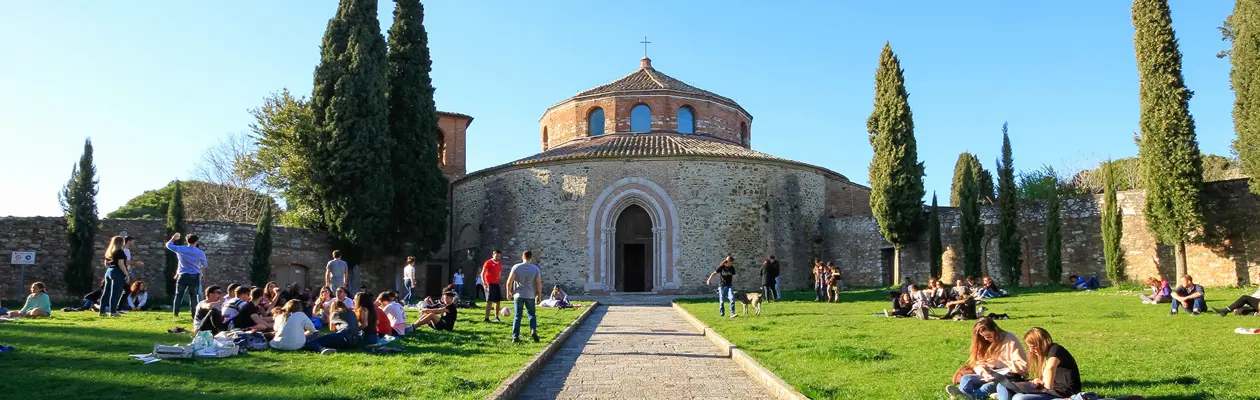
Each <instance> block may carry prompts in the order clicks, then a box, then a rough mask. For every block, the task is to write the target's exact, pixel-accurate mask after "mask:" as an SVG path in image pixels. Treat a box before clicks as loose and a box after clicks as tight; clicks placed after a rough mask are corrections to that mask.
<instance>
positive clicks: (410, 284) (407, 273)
mask: <svg viewBox="0 0 1260 400" xmlns="http://www.w3.org/2000/svg"><path fill="white" fill-rule="evenodd" d="M403 287H404V288H406V289H407V295H406V296H403V304H405V305H411V301H412V300H414V296H415V290H416V258H415V257H413V256H407V266H405V267H403Z"/></svg>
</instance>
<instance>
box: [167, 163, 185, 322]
mask: <svg viewBox="0 0 1260 400" xmlns="http://www.w3.org/2000/svg"><path fill="white" fill-rule="evenodd" d="M182 186H183V185H182V184H180V182H179V181H175V189H174V190H172V191H171V201H170V202H169V203H167V205H166V237H168V238H169V237H171V236H172V235H175V232H181V233H183V234H188V232H187V230H185V229H184V189H183V188H182ZM178 270H179V258H177V257H176V256H175V253H173V252H170V251H167V252H166V264H165V266H164V267H163V269H162V279H163V280H165V281H166V294H167V295H170V296H171V297H172V298H173V297H175V271H178Z"/></svg>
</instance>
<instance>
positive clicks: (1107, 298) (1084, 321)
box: [680, 288, 1260, 399]
mask: <svg viewBox="0 0 1260 400" xmlns="http://www.w3.org/2000/svg"><path fill="white" fill-rule="evenodd" d="M1253 291H1254V288H1253V289H1248V290H1244V289H1226V288H1217V289H1209V290H1208V292H1207V294H1208V299H1209V301H1208V305H1211V306H1217V307H1221V306H1225V305H1227V304H1228V302H1232V301H1233V300H1234V299H1236V298H1237V297H1238V296H1239V295H1242V294H1250V293H1252V292H1253ZM887 294H888V291H887V289H880V290H864V291H851V292H846V293H844V294H843V295H842V296H841V300H842V301H843V302H842V303H840V304H824V303H815V302H813V301H812V300H813V293H800V292H798V293H789V295H788V296H784V299H785V300H787V299H788V298H789V297H791V298H792V299H793V301H784V302H780V303H768V304H765V305H763V307H762V313H761V316H760V317H757V316H747V315H740V317H739V318H736V319H730V318H719V317H718V314H717V310H716V308H717V305H716V304H715V303H716V301H715V300H707V301H698V300H688V301H685V302H683V301H680V303H681V304H682V305H683V307H684V308H685V309H687V310H688V311H690V312H691V313H692V314H693V315H695V316H697V317H698V318H700V319H701V320H702V321H704V322H705V323H706V324H708V325H709V326H710V327H712V328H713V329H714V330H716V331H717V332H718V333H720V334H721V335H722V336H724V337H726V338H727V339H728V340H730V341H731V342H732V343H734V344H735V345H736V346H739V347H740V348H742V349H743V350H744V351H746V352H748V354H749V355H751V356H752V357H754V358H756V359H757V361H759V362H760V363H761V364H762V365H764V366H765V367H766V368H769V369H770V370H771V371H773V372H774V373H776V374H778V375H779V376H780V377H782V378H783V379H784V380H785V381H787V382H788V383H789V384H791V385H793V386H795V387H796V388H797V389H798V390H800V391H801V392H802V393H804V394H805V395H807V396H810V397H811V398H815V399H934V398H936V399H939V398H946V395H945V392H944V390H943V389H944V387H945V385H947V384H949V383H950V379H951V378H952V377H953V374H954V371H955V370H956V369H957V368H958V366H960V365H962V364H963V363H964V362H966V359H967V346H968V345H969V343H970V335H971V328H972V324H973V323H972V322H969V321H964V322H956V321H921V320H917V319H894V318H886V317H884V316H882V311H883V309H884V308H885V307H888V301H885V300H884V299H885V298H886V297H887ZM988 307H989V310H990V312H996V313H1005V314H1009V315H1010V316H1011V318H1012V319H1010V320H1005V321H997V322H998V326H1000V327H1002V328H1003V329H1005V330H1007V331H1010V332H1013V333H1015V334H1016V336H1018V337H1021V338H1022V337H1023V334H1024V332H1027V331H1028V329H1029V328H1031V327H1034V326H1039V327H1042V328H1045V329H1046V330H1048V331H1049V332H1050V334H1051V335H1052V336H1053V337H1054V339H1055V341H1056V342H1058V343H1060V344H1062V345H1063V346H1064V347H1066V348H1067V349H1068V350H1069V351H1071V352H1072V355H1073V356H1074V357H1076V360H1077V362H1078V363H1079V364H1080V368H1081V379H1082V381H1083V383H1084V389H1085V390H1086V391H1094V392H1098V393H1099V394H1103V395H1122V394H1137V395H1142V396H1145V397H1146V398H1147V399H1260V376H1258V375H1257V374H1256V371H1257V369H1256V368H1257V365H1260V335H1239V334H1235V333H1234V332H1233V331H1234V328H1238V327H1252V328H1260V317H1254V316H1246V317H1238V316H1232V315H1231V316H1229V317H1225V318H1222V317H1220V316H1218V315H1216V314H1211V313H1204V314H1201V315H1198V316H1190V315H1189V314H1188V313H1183V314H1180V315H1177V316H1173V317H1170V316H1168V311H1169V306H1168V305H1167V304H1161V305H1144V304H1142V303H1141V302H1140V301H1139V300H1138V298H1137V296H1136V294H1134V293H1133V292H1128V291H1116V290H1114V289H1110V290H1109V289H1104V290H1102V291H1099V292H1061V291H1047V290H1040V291H1033V292H1029V293H1021V294H1018V295H1017V296H1014V297H1007V298H1001V299H993V300H989V304H988ZM741 311H742V310H741ZM877 312H878V313H881V315H880V316H878V317H875V316H872V315H871V314H873V313H877ZM940 314H943V313H940V312H938V315H940Z"/></svg>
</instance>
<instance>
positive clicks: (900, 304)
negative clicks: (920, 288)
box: [876, 284, 917, 318]
mask: <svg viewBox="0 0 1260 400" xmlns="http://www.w3.org/2000/svg"><path fill="white" fill-rule="evenodd" d="M911 290H915V291H917V290H916V287H915V286H914V285H913V284H911V285H910V286H907V287H906V291H904V292H901V294H900V295H898V296H897V299H896V300H893V304H894V306H893V309H891V310H889V309H884V316H886V317H897V318H905V317H909V316H910V312H911V311H914V299H913V298H912V297H911V293H910V291H911ZM876 315H879V314H876Z"/></svg>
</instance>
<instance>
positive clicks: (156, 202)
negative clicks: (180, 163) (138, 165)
mask: <svg viewBox="0 0 1260 400" xmlns="http://www.w3.org/2000/svg"><path fill="white" fill-rule="evenodd" d="M179 185H180V188H181V192H182V193H183V197H184V212H185V215H184V218H185V219H188V220H206V221H231V222H237V223H250V222H257V220H253V221H247V220H245V219H244V216H245V215H246V214H247V213H245V212H232V211H230V210H227V209H226V208H225V207H222V203H221V202H220V201H219V200H221V198H223V197H229V196H232V197H239V198H249V199H250V200H248V202H249V203H257V204H264V205H265V204H270V205H271V206H272V207H275V206H276V205H275V204H276V203H275V200H274V199H272V198H271V196H267V195H265V194H262V193H259V192H256V191H253V190H249V189H245V188H239V187H232V186H230V185H224V184H218V183H211V182H205V181H181V182H180V183H179ZM174 191H175V182H171V183H168V184H167V185H166V186H163V187H161V188H159V189H154V190H146V191H144V193H141V194H140V195H139V196H136V197H133V198H131V200H128V201H127V203H126V204H123V206H122V207H119V208H118V209H117V210H114V211H113V212H111V213H109V214H108V215H106V216H105V218H109V219H158V218H163V217H165V216H166V211H167V209H168V208H169V207H170V202H171V194H172V193H173V192H174ZM236 211H240V210H236ZM259 217H261V213H260V214H259Z"/></svg>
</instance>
